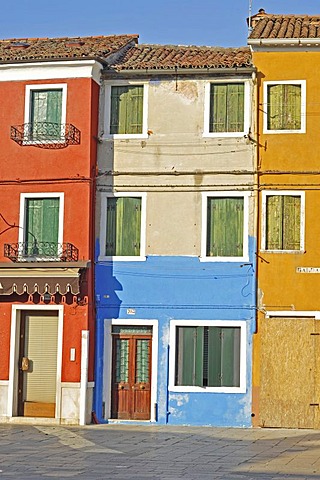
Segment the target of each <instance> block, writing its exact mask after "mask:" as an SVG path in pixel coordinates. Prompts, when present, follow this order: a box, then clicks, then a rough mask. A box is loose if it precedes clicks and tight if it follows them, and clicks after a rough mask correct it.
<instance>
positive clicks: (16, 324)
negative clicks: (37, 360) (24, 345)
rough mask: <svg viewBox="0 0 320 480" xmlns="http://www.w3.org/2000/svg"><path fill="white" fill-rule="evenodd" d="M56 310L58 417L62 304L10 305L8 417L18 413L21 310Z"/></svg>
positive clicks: (59, 407)
mask: <svg viewBox="0 0 320 480" xmlns="http://www.w3.org/2000/svg"><path fill="white" fill-rule="evenodd" d="M26 310H27V311H35V312H39V311H46V312H48V311H49V312H50V311H56V312H58V351H57V383H56V411H55V418H60V416H61V415H60V410H61V368H62V334H63V305H30V304H24V305H18V304H17V305H16V304H15V305H12V310H11V335H10V366H9V387H8V413H7V415H8V417H15V416H17V414H18V368H17V365H18V358H19V345H20V341H19V340H20V319H21V312H22V311H26Z"/></svg>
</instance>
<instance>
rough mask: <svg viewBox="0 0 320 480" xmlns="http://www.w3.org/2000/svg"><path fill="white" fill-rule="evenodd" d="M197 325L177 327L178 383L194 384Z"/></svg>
mask: <svg viewBox="0 0 320 480" xmlns="http://www.w3.org/2000/svg"><path fill="white" fill-rule="evenodd" d="M195 339H196V327H177V330H176V351H177V354H176V382H175V383H176V385H178V386H188V385H189V386H190V385H191V386H192V385H193V384H194V379H195V350H196V341H195Z"/></svg>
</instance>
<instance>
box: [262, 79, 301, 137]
mask: <svg viewBox="0 0 320 480" xmlns="http://www.w3.org/2000/svg"><path fill="white" fill-rule="evenodd" d="M272 85H300V86H301V128H300V129H299V130H298V129H297V130H269V129H268V87H269V86H272ZM262 112H263V133H267V134H279V133H280V134H281V133H282V134H286V133H306V80H279V81H278V80H272V81H266V82H263V105H262Z"/></svg>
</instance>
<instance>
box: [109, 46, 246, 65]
mask: <svg viewBox="0 0 320 480" xmlns="http://www.w3.org/2000/svg"><path fill="white" fill-rule="evenodd" d="M250 66H252V63H251V53H250V50H249V48H247V47H240V48H223V47H198V46H180V45H146V44H141V45H135V46H133V47H132V48H129V49H128V50H127V51H126V52H125V53H124V54H123V55H120V56H119V59H118V61H117V62H116V63H113V64H110V68H112V69H113V70H116V71H120V70H153V69H156V70H163V69H174V68H176V67H177V68H194V69H200V68H231V67H250Z"/></svg>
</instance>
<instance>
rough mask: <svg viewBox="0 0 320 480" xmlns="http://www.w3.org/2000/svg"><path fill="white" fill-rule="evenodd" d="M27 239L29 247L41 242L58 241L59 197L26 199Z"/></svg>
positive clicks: (55, 242)
mask: <svg viewBox="0 0 320 480" xmlns="http://www.w3.org/2000/svg"><path fill="white" fill-rule="evenodd" d="M25 228H26V231H25V239H26V240H25V241H27V242H28V245H29V248H30V246H31V245H33V244H34V243H35V241H36V243H39V242H49V243H54V244H57V243H58V236H59V198H40V199H35V198H30V199H27V200H26V227H25Z"/></svg>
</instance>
